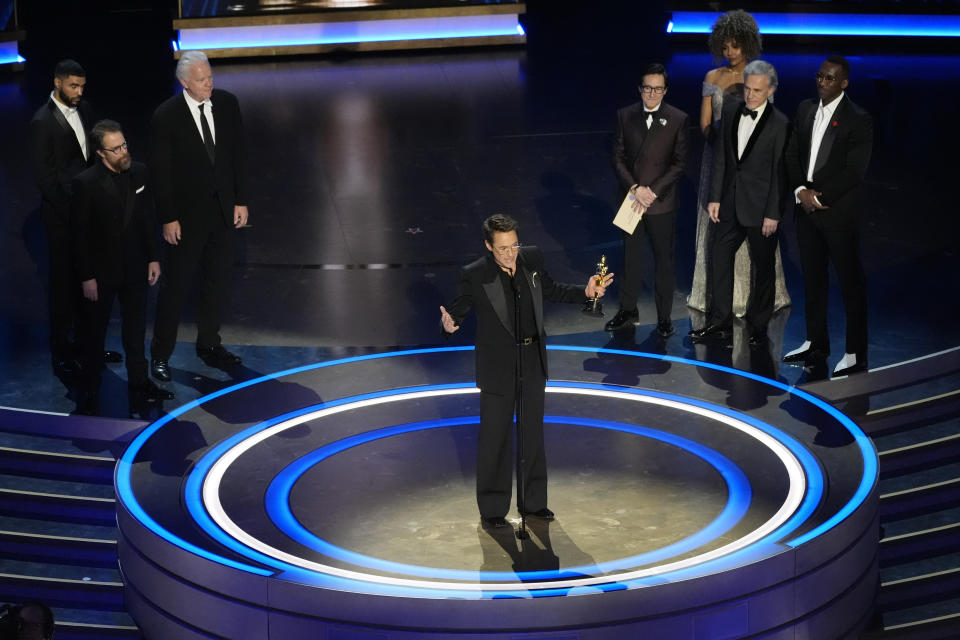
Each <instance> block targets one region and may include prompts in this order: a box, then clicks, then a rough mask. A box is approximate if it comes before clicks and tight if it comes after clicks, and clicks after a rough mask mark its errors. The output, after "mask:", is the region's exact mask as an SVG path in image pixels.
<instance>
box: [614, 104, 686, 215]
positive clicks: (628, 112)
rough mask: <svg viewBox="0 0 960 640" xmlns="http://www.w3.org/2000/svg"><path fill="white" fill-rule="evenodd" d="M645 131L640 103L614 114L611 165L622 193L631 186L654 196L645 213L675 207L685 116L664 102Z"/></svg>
mask: <svg viewBox="0 0 960 640" xmlns="http://www.w3.org/2000/svg"><path fill="white" fill-rule="evenodd" d="M658 111H659V113H658V114H657V117H656V118H655V119H654V121H653V122H652V123H651V126H650V129H649V131H648V130H647V116H646V113H645V112H644V110H643V102H636V103H634V104H632V105H630V106H629V107H624V108H623V109H619V110H618V111H617V129H616V132H615V134H614V139H613V166H614V168H615V169H616V171H617V178H618V179H619V181H620V187H621V189H622V190H623V192H624V193H625V192H626V191H627V190H628V189H629V188H630V187H632V186H633V185H635V184H639V185H641V186H647V187H650V189H652V190H653V192H654V193H656V194H657V199H656V200H654V201H653V204H652V205H650V208H649V209H648V210H647V214H650V215H655V214H658V213H666V212H667V211H673V210H675V209H676V208H677V206H678V202H677V181H678V180H679V179H680V176H681V175H683V169H684V167H685V166H686V164H687V129H688V127H687V114H686V113H684V112H683V111H680V110H679V109H676V108H674V107H672V106H670V105H669V104H667V103H665V102H661V103H660V107H659V109H658Z"/></svg>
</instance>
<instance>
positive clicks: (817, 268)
mask: <svg viewBox="0 0 960 640" xmlns="http://www.w3.org/2000/svg"><path fill="white" fill-rule="evenodd" d="M816 79H817V93H818V94H819V99H809V100H805V101H804V102H802V103H800V106H799V107H798V108H797V116H796V119H795V121H794V126H793V134H792V135H791V137H790V143H789V144H788V146H787V154H786V157H787V171H788V176H789V180H790V185H791V186H793V187H795V190H794V194H795V195H796V203H797V207H796V215H797V240H798V242H799V245H800V264H801V266H802V267H803V278H804V291H805V297H806V301H805V308H804V311H805V316H806V325H807V339H806V340H805V341H804V343H803V344H802V345H800V347H798V348H797V349H794V350H793V351H791V352H790V353H788V354H787V355H786V356H784V358H783V360H784V362H805V363H807V364H809V365H812V366H816V364H817V363H818V362H819V363H823V362H825V361H826V357H827V355H828V354H829V353H830V336H829V334H828V331H827V292H828V285H829V276H828V263H829V262H832V263H833V267H834V269H836V270H837V278H838V279H839V281H840V291H841V292H842V294H843V304H844V307H845V308H846V312H847V336H846V343H847V344H846V352H845V353H844V356H843V358H841V359H840V361H839V362H838V363H837V365H836V368H835V369H834V372H833V373H834V375H847V374H850V373H857V372H860V371H866V369H867V279H866V274H865V273H864V270H863V263H862V261H861V259H860V206H861V204H860V198H861V188H862V186H863V178H864V176H865V175H866V172H867V166H868V165H869V163H870V154H871V152H872V149H873V120H872V119H871V117H870V115H869V114H868V113H867V112H866V111H864V110H863V109H861V108H860V107H858V106H857V105H856V104H854V103H853V101H852V100H850V98H849V97H848V96H847V95H846V93H845V92H844V90H845V89H846V88H847V86H848V85H849V82H850V64H849V63H848V62H847V60H846V59H845V58H842V57H840V56H831V57H829V58H827V59H826V61H824V63H823V64H822V65H821V66H820V71H819V72H818V73H817V76H816Z"/></svg>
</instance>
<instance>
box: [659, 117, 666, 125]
mask: <svg viewBox="0 0 960 640" xmlns="http://www.w3.org/2000/svg"><path fill="white" fill-rule="evenodd" d="M657 122H659V123H660V126H661V127H665V126H667V119H666V118H660V119H659V120H657Z"/></svg>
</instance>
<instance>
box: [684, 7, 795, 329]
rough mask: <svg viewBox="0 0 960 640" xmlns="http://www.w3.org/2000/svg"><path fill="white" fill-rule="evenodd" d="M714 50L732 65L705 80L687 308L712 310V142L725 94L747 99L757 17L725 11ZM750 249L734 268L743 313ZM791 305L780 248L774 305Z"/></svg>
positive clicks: (756, 51) (737, 304)
mask: <svg viewBox="0 0 960 640" xmlns="http://www.w3.org/2000/svg"><path fill="white" fill-rule="evenodd" d="M707 43H708V45H709V47H710V53H712V54H713V57H714V58H715V59H716V60H718V61H719V60H726V62H727V64H726V65H725V66H722V67H718V68H716V69H712V70H710V71H709V72H708V73H707V75H706V77H705V78H704V80H703V92H702V96H703V101H702V102H701V105H700V130H701V131H702V132H703V135H704V137H705V142H704V145H703V158H702V160H701V162H700V186H699V189H698V191H697V253H696V261H695V263H694V267H693V285H692V286H691V288H690V297H688V298H687V306H689V307H691V308H693V309H697V310H698V311H704V312H706V311H707V309H708V307H709V303H710V281H711V278H710V274H709V269H708V265H709V264H710V247H711V245H712V243H713V233H712V231H713V229H712V228H711V224H710V216H709V215H708V214H707V200H708V197H709V192H710V167H711V162H712V157H713V149H712V141H713V136H714V135H716V131H717V128H718V127H719V123H720V113H721V111H722V108H723V100H724V98H731V97H740V98H742V97H743V69H744V67H746V66H747V63H748V62H750V61H751V60H753V59H755V58H757V56H759V55H760V30H759V28H758V27H757V22H756V20H754V19H753V16H751V15H750V14H749V13H747V12H746V11H742V10H740V9H737V10H736V11H729V12H727V13H725V14H723V15H721V16H720V17H719V18H718V19H717V22H716V24H714V25H713V31H712V32H711V33H710V37H709V39H708V40H707ZM750 269H751V263H750V253H749V251H748V250H747V243H743V245H742V246H741V247H740V249H739V250H738V251H737V257H736V260H735V262H734V272H733V312H734V314H735V315H737V316H738V317H742V316H743V314H744V313H745V312H746V310H747V299H748V298H749V297H750V282H751V274H750ZM789 304H790V294H789V293H787V287H786V285H785V284H784V281H783V265H782V263H781V260H780V247H779V246H777V254H776V289H775V292H774V299H773V308H774V309H775V310H776V309H781V308H783V307H786V306H787V305H789Z"/></svg>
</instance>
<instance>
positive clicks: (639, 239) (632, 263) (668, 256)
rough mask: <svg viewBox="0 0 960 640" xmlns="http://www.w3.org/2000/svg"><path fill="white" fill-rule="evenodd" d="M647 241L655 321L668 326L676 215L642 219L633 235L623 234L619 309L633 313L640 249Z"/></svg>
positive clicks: (640, 256)
mask: <svg viewBox="0 0 960 640" xmlns="http://www.w3.org/2000/svg"><path fill="white" fill-rule="evenodd" d="M647 237H649V238H650V246H651V247H652V248H653V273H654V299H655V300H656V304H657V321H658V322H669V321H670V317H671V315H672V312H673V290H674V282H675V276H674V272H675V266H674V264H675V260H674V253H675V251H676V237H677V212H676V211H669V212H667V213H658V214H654V215H650V214H647V215H644V216H643V218H641V219H640V222H639V224H637V228H636V229H634V231H633V234H629V233H624V234H623V271H624V273H623V279H622V280H621V282H622V284H621V285H620V309H621V310H623V311H635V310H636V308H637V297H638V296H639V293H640V283H641V282H642V281H643V274H642V273H641V270H642V267H643V245H644V241H645V239H646V238H647Z"/></svg>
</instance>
